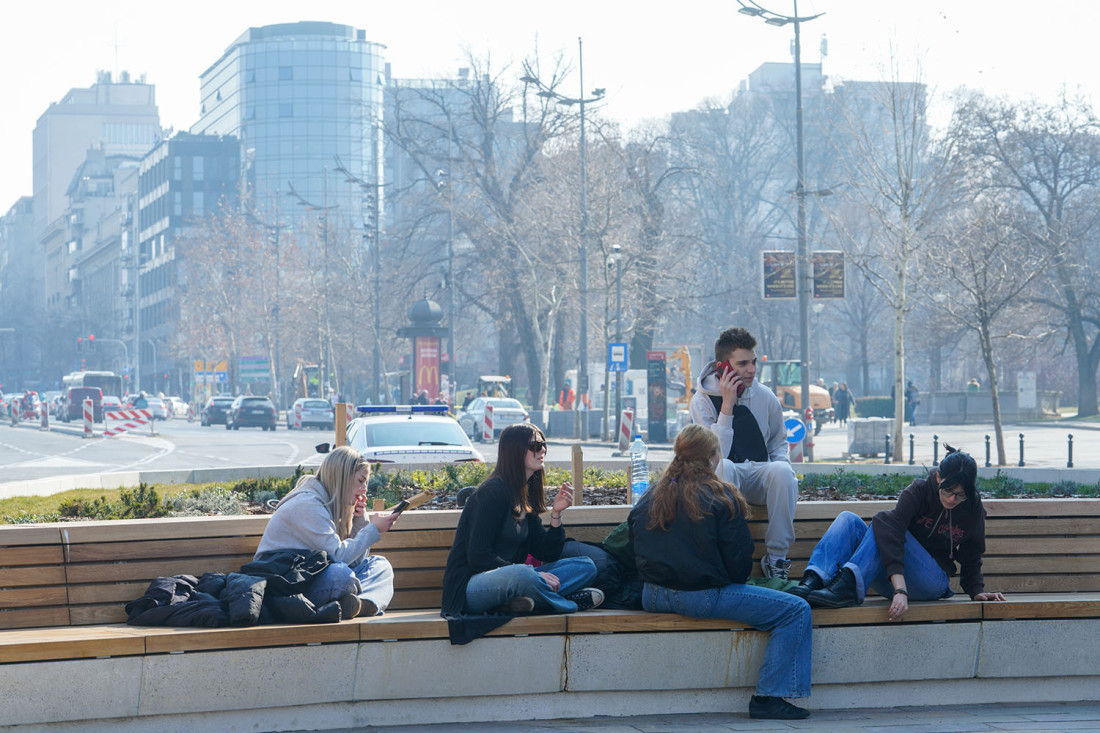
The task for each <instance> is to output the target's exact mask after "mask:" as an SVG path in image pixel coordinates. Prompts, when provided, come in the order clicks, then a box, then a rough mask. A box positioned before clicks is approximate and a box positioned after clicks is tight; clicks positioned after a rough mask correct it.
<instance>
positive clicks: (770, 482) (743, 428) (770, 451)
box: [689, 328, 798, 580]
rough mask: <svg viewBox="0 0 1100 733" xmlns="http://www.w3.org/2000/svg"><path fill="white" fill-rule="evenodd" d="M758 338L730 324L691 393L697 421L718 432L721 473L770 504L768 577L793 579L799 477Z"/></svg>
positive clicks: (766, 539)
mask: <svg viewBox="0 0 1100 733" xmlns="http://www.w3.org/2000/svg"><path fill="white" fill-rule="evenodd" d="M756 366H757V364H756V339H755V338H753V336H752V334H750V333H749V332H748V331H746V330H745V329H743V328H728V329H726V330H725V331H723V332H722V333H721V334H720V335H719V336H718V340H717V341H715V343H714V361H712V362H710V363H708V364H707V365H706V366H704V367H703V371H702V373H701V374H700V375H699V383H698V389H696V391H695V394H694V395H692V397H691V403H690V405H689V406H690V410H691V420H692V422H693V423H695V424H696V425H702V426H703V427H706V428H709V429H710V430H712V431H713V432H714V434H715V435H717V436H718V441H719V444H720V446H721V453H722V457H723V461H722V463H721V464H720V465H719V467H718V476H719V477H720V478H721V479H722V480H723V481H727V482H729V483H731V484H733V485H735V486H737V487H738V489H740V491H741V493H742V494H744V496H745V498H746V499H748V501H749V502H750V503H752V504H766V505H767V507H768V529H767V533H766V534H765V537H764V544H765V546H766V548H767V549H766V552H765V553H764V556H763V557H762V558H760V567H761V569H762V570H763V573H764V577H766V578H780V579H782V580H787V578H788V577H789V575H790V567H791V563H790V560H788V559H787V551H788V550H789V549H790V546H791V543H792V542H794V513H795V505H796V504H797V502H798V478H797V477H796V476H795V473H794V469H793V468H792V467H791V462H790V458H789V457H788V456H787V431H786V428H785V427H784V425H783V406H782V405H781V404H780V403H779V398H778V397H776V396H775V393H774V392H772V391H771V390H770V389H768V388H767V387H765V386H764V385H763V384H760V383H758V382H757V381H756Z"/></svg>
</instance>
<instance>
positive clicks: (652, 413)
mask: <svg viewBox="0 0 1100 733" xmlns="http://www.w3.org/2000/svg"><path fill="white" fill-rule="evenodd" d="M665 375H666V365H665V352H663V351H647V352H646V384H647V385H648V392H649V394H648V395H647V397H646V398H647V400H648V407H649V442H650V443H667V442H668V422H667V421H666V419H667V417H668V414H667V413H668V398H667V391H668V385H667V378H666V376H665Z"/></svg>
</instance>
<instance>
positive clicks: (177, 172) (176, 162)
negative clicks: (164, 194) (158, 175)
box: [172, 155, 183, 181]
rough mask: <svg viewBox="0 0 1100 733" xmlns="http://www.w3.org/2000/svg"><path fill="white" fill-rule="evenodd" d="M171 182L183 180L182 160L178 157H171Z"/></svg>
mask: <svg viewBox="0 0 1100 733" xmlns="http://www.w3.org/2000/svg"><path fill="white" fill-rule="evenodd" d="M172 180H173V181H182V180H183V160H182V159H180V157H179V156H178V155H173V156H172Z"/></svg>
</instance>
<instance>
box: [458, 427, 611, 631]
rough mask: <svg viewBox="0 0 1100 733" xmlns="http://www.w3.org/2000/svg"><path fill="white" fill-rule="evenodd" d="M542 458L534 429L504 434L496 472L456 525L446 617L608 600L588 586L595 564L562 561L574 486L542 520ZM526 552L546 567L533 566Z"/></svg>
mask: <svg viewBox="0 0 1100 733" xmlns="http://www.w3.org/2000/svg"><path fill="white" fill-rule="evenodd" d="M545 460H546V438H545V436H543V434H542V431H541V430H539V429H538V428H537V427H535V426H534V425H531V424H530V423H516V424H514V425H509V426H508V427H506V428H505V429H504V430H503V431H501V434H500V443H499V445H498V447H497V464H496V467H495V468H494V469H493V473H492V474H491V475H490V476H489V478H488V479H486V480H485V482H484V483H483V484H481V486H479V487H478V488H477V490H476V491H475V492H474V493H473V494H471V496H470V498H469V499H467V500H466V505H465V506H464V507H463V509H462V516H461V517H459V520H458V528H457V529H456V531H455V538H454V542H453V544H452V545H451V552H450V554H449V555H448V556H447V567H446V569H445V570H444V572H443V608H442V612H443V613H442V615H443V616H444V617H447V618H452V617H459V616H464V615H469V614H479V613H485V612H488V611H494V612H498V613H505V614H513V615H514V614H518V613H531V612H537V613H572V612H574V611H578V610H581V611H583V610H587V609H589V608H593V607H595V606H598V605H599V604H600V603H602V602H603V599H604V596H603V592H602V591H600V590H599V589H596V588H589V587H585V586H587V584H588V582H589V581H591V580H592V579H593V578H595V577H596V566H595V564H594V563H593V562H592V560H591V559H589V558H587V557H570V558H561V551H562V546H563V545H564V544H565V530H564V529H562V526H561V516H562V512H564V511H565V510H566V509H568V508H569V507H570V506H572V504H573V487H572V486H570V485H569V484H568V483H564V484H562V485H561V487H560V488H559V489H558V492H557V494H556V495H555V497H554V501H553V505H552V506H551V508H550V526H549V527H546V526H544V525H543V523H542V519H540V518H539V515H540V514H542V513H543V512H545V511H546V493H545V490H544V488H543V474H544V469H545ZM528 555H531V556H533V557H534V558H535V559H537V560H540V561H542V562H545V563H547V564H545V565H542V566H541V567H539V568H535V567H532V566H531V565H528V564H526V561H527V556H528Z"/></svg>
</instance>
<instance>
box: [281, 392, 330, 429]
mask: <svg viewBox="0 0 1100 733" xmlns="http://www.w3.org/2000/svg"><path fill="white" fill-rule="evenodd" d="M299 413H300V414H301V421H300V422H299V420H298V418H297V415H298V414H299ZM335 423H336V412H335V411H334V410H333V409H332V405H330V404H329V402H328V400H322V399H318V398H316V397H299V398H298V399H296V400H294V404H293V405H291V406H290V409H289V410H287V411H286V429H287V430H294V428H296V427H298V428H301V429H302V430H305V429H306V428H310V427H313V428H320V429H321V430H332V429H333V426H334V425H335Z"/></svg>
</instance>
